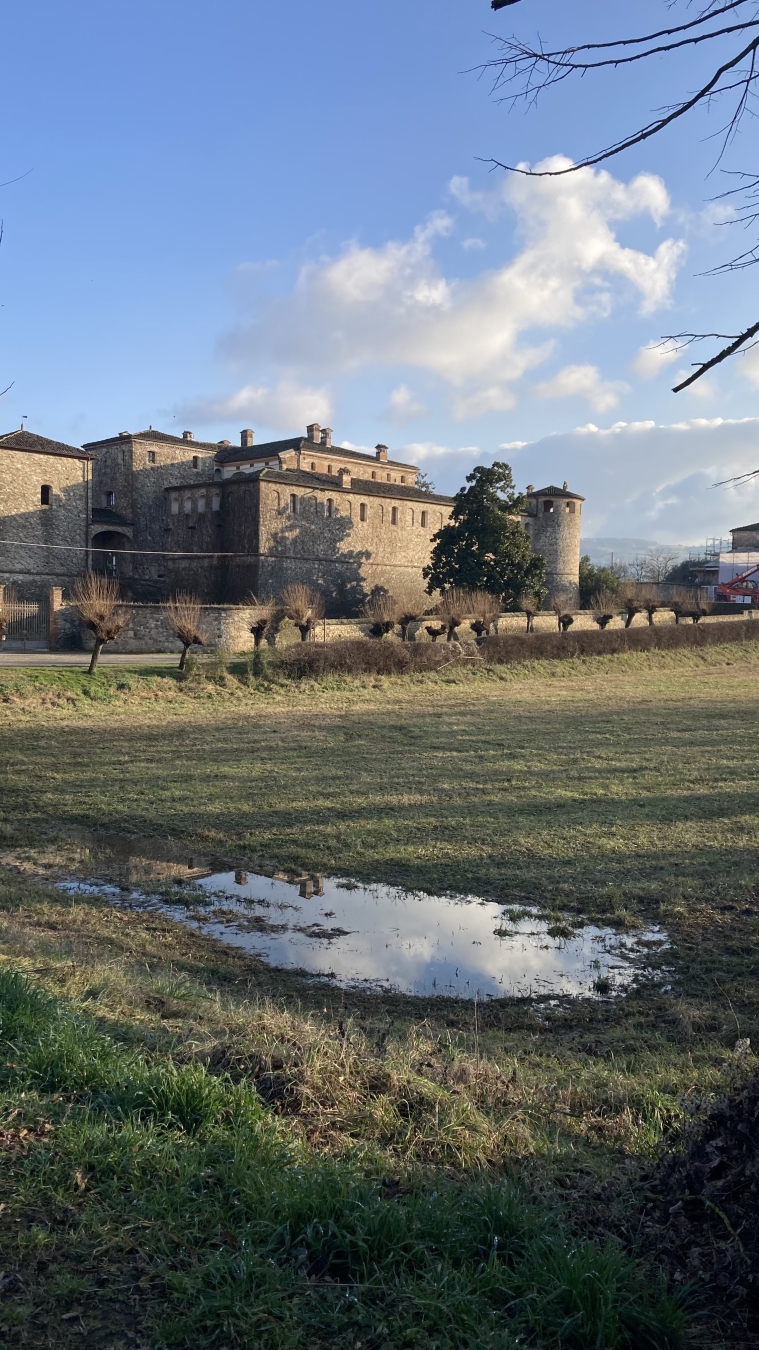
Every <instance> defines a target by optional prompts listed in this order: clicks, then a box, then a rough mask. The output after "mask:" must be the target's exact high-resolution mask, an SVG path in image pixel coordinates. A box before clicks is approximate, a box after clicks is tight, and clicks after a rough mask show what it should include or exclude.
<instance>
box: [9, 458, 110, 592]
mask: <svg viewBox="0 0 759 1350" xmlns="http://www.w3.org/2000/svg"><path fill="white" fill-rule="evenodd" d="M43 484H47V485H48V486H49V487H50V488H51V489H52V491H51V505H50V506H42V505H41V502H40V497H41V492H40V490H41V487H42V485H43ZM89 492H90V476H89V461H88V460H86V459H75V458H68V457H67V456H64V455H43V454H35V453H33V452H30V451H27V450H11V449H8V448H5V447H3V448H0V541H1V542H0V583H2V584H4V585H5V586H8V587H12V588H13V589H15V591H16V592H17V594H18V596H19V599H39V598H42V597H45V596H47V593H48V588H49V587H50V586H66V587H70V586H71V585H72V584H73V581H74V579H75V577H76V576H77V574H78V573H79V572H82V571H86V568H87V554H86V552H84V551H82V550H86V548H87V518H88V501H89ZM16 541H17V542H16ZM22 541H23V542H22ZM40 544H42V545H55V546H56V547H53V548H50V547H44V548H39V547H31V545H40ZM25 545H29V546H25ZM72 545H73V547H72Z"/></svg>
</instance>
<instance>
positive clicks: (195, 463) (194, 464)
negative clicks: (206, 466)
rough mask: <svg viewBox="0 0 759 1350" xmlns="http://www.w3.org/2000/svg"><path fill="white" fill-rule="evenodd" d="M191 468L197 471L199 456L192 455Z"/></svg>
mask: <svg viewBox="0 0 759 1350" xmlns="http://www.w3.org/2000/svg"><path fill="white" fill-rule="evenodd" d="M192 467H193V469H199V468H200V456H199V455H193V457H192Z"/></svg>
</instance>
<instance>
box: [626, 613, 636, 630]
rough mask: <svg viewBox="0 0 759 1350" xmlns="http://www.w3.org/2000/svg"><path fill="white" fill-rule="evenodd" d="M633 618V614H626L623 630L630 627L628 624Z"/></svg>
mask: <svg viewBox="0 0 759 1350" xmlns="http://www.w3.org/2000/svg"><path fill="white" fill-rule="evenodd" d="M634 618H635V615H634V614H628V616H627V618H626V619H625V628H629V627H630V624H631V623H632V621H633V619H634Z"/></svg>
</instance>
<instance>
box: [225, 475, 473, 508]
mask: <svg viewBox="0 0 759 1350" xmlns="http://www.w3.org/2000/svg"><path fill="white" fill-rule="evenodd" d="M251 478H265V479H266V480H267V482H270V483H289V485H290V486H291V487H293V486H295V487H306V488H309V487H310V488H313V487H319V488H325V489H329V490H330V491H332V492H354V493H355V492H357V493H358V494H359V496H361V497H400V498H403V499H404V500H405V501H412V502H441V503H443V504H444V505H445V506H452V505H453V501H454V499H453V497H443V496H442V495H441V494H440V493H439V492H422V491H421V490H420V489H419V488H417V487H413V486H409V485H408V484H407V483H387V482H384V483H383V482H381V481H379V480H376V481H375V479H373V478H358V477H353V478H352V480H351V485H350V487H341V486H340V479H339V478H338V477H337V474H334V473H309V472H307V471H306V470H305V469H259V470H258V471H257V472H254V473H252V474H240V477H239V478H237V476H235V477H233V478H225V479H224V485H225V486H226V485H229V484H232V483H246V482H250V480H251Z"/></svg>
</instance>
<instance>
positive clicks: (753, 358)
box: [737, 345, 759, 389]
mask: <svg viewBox="0 0 759 1350" xmlns="http://www.w3.org/2000/svg"><path fill="white" fill-rule="evenodd" d="M737 370H738V374H739V375H742V376H743V377H744V379H746V380H749V382H750V383H751V384H753V386H754V388H755V389H756V388H759V345H756V346H752V347H749V348H748V350H747V351H746V352H744V354H743V355H742V356H740V357H738V361H737Z"/></svg>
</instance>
